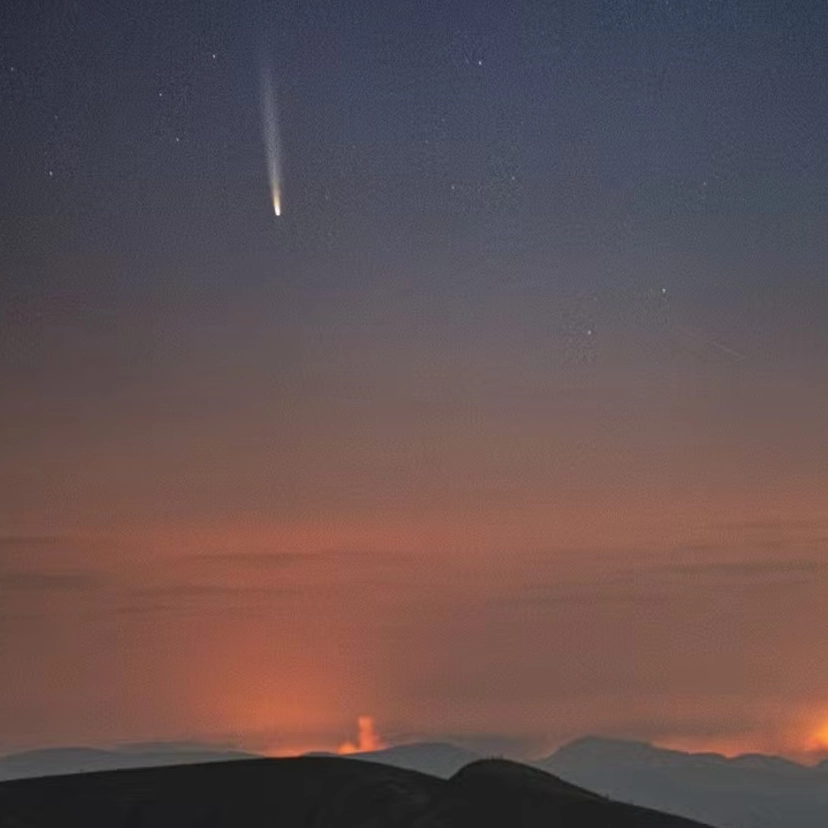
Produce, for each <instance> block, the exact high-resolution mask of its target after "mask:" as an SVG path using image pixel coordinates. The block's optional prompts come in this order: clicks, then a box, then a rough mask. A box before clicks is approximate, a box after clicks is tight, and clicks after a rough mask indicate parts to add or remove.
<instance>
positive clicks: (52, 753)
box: [0, 742, 254, 781]
mask: <svg viewBox="0 0 828 828" xmlns="http://www.w3.org/2000/svg"><path fill="white" fill-rule="evenodd" d="M253 755H254V754H251V753H244V752H242V751H235V750H220V749H217V748H211V747H210V746H208V745H202V744H199V743H197V742H193V743H182V742H147V743H143V744H131V745H121V746H119V747H118V748H113V749H111V750H101V749H99V748H88V747H64V748H45V749H43V750H28V751H23V752H20V753H12V754H10V755H8V756H4V757H2V758H0V781H4V780H8V779H26V778H29V777H36V776H55V775H58V774H67V773H81V772H85V771H99V770H117V769H120V768H146V767H152V766H155V765H184V764H194V763H203V762H223V761H228V760H231V759H250V758H253Z"/></svg>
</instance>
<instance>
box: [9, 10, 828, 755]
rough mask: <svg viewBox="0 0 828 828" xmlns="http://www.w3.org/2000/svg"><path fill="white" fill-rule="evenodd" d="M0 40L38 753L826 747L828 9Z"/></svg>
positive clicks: (474, 14)
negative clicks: (139, 744)
mask: <svg viewBox="0 0 828 828" xmlns="http://www.w3.org/2000/svg"><path fill="white" fill-rule="evenodd" d="M0 33H2V34H0V102H1V103H2V113H3V114H2V118H0V197H2V203H3V210H2V214H0V349H1V350H0V353H2V359H0V389H1V390H0V458H2V462H0V675H2V681H0V751H11V750H15V749H21V748H30V747H36V746H43V745H57V744H69V743H72V744H74V743H87V744H91V743H94V744H110V743H113V742H118V741H126V740H139V739H140V740H144V739H181V738H197V739H214V740H225V741H231V742H234V743H236V744H241V745H245V746H248V747H254V748H258V749H268V750H273V751H283V750H291V749H301V748H306V747H307V748H316V747H332V746H335V745H336V744H338V743H339V742H341V741H343V740H344V739H346V738H353V737H354V730H355V726H356V720H357V716H359V715H371V716H373V717H374V718H375V721H376V726H377V728H378V730H379V731H380V733H381V734H382V735H383V736H384V738H385V739H387V740H389V741H400V740H406V739H414V738H453V739H458V740H464V741H465V742H467V743H468V744H472V745H477V746H481V747H483V748H485V749H498V750H501V749H502V750H503V751H504V752H510V753H512V754H514V755H526V754H529V753H532V752H534V753H540V752H542V751H543V750H545V749H548V748H550V747H552V746H554V745H555V744H556V743H559V742H560V741H562V740H564V739H567V738H570V737H574V736H578V735H581V734H584V733H602V734H607V735H618V736H632V737H637V738H643V739H654V740H656V741H659V742H660V743H662V744H669V745H674V746H679V747H713V748H715V749H721V750H728V751H734V750H748V749H761V750H769V751H770V750H773V751H782V752H786V753H788V754H796V753H799V752H802V751H805V750H808V749H813V748H817V747H818V744H817V740H816V737H817V734H818V733H819V732H820V731H821V730H822V731H823V734H824V735H825V741H826V745H823V747H826V746H828V730H826V726H828V660H826V658H825V653H826V652H828V621H827V620H826V619H827V618H828V616H826V613H825V607H826V606H828V437H826V425H825V424H826V410H828V325H826V318H828V274H827V273H826V262H828V188H827V187H826V182H828V145H827V144H826V142H828V53H826V51H825V42H826V37H828V7H826V5H825V4H824V3H822V2H816V0H813V1H812V2H809V1H808V0H798V2H763V1H761V0H739V2H735V1H734V0H717V2H715V3H710V2H703V1H702V0H697V1H696V0H666V2H665V0H659V2H645V1H644V0H642V2H634V0H625V1H624V2H618V0H613V2H595V3H584V2H580V0H578V1H577V2H575V0H572V2H568V1H566V2H550V1H549V0H545V1H544V2H540V0H538V2H529V1H528V0H514V2H509V3H493V2H482V1H481V0H477V1H476V2H466V1H463V0H445V1H442V2H437V1H436V0H416V2H414V1H413V0H412V2H388V0H383V1H382V2H379V0H361V2H359V3H337V2H329V1H328V0H285V2H263V1H262V2H255V1H254V0H239V2H235V3H226V2H218V1H217V0H213V1H209V0H199V1H198V2H183V1H180V2H169V0H163V2H161V1H160V0H142V2H141V3H140V4H138V5H136V4H124V3H112V2H109V1H108V0H106V2H105V1H104V0H74V2H70V1H69V0H60V1H59V2H54V3H48V4H38V3H31V2H28V0H11V2H7V3H4V4H3V9H2V11H1V12H0ZM263 65H267V66H269V67H270V71H272V76H273V79H274V88H275V89H276V91H277V94H278V104H279V107H278V108H279V116H280V122H281V123H280V127H281V148H282V193H281V196H282V216H281V217H280V218H276V217H274V215H273V206H272V198H271V192H270V185H269V183H268V166H267V159H266V157H265V145H264V142H263V139H262V117H263V113H262V104H261V90H260V80H261V77H260V75H261V68H262V66H263Z"/></svg>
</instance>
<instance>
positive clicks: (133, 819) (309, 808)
mask: <svg viewBox="0 0 828 828" xmlns="http://www.w3.org/2000/svg"><path fill="white" fill-rule="evenodd" d="M64 825H82V826H84V828H173V826H175V828H265V826H267V827H268V828H271V827H272V826H275V825H276V826H279V828H488V826H491V828H495V826H497V828H501V826H509V828H511V826H515V828H534V826H537V828H541V826H543V828H549V826H556V828H599V826H600V827H601V828H603V827H604V826H608V825H612V826H615V828H692V826H698V825H699V823H694V822H690V821H688V820H685V819H682V818H680V817H673V816H669V815H666V814H660V813H657V812H655V811H651V810H648V809H645V808H639V807H636V806H633V805H624V804H620V803H617V802H612V801H610V800H608V799H604V798H602V797H600V796H598V795H596V794H593V793H590V792H589V791H586V790H584V789H582V788H578V787H576V786H574V785H570V784H568V783H566V782H563V781H562V780H560V779H556V778H555V777H553V776H551V775H550V774H547V773H544V772H543V771H540V770H537V769H535V768H530V767H527V766H525V765H520V764H517V763H515V762H508V761H506V760H481V761H478V762H474V763H472V764H471V765H468V766H466V767H465V768H463V769H462V770H460V771H459V772H458V773H456V774H455V775H454V776H452V777H451V778H450V779H448V780H441V779H438V778H437V777H433V776H428V775H426V774H421V773H418V772H416V771H410V770H403V769H399V768H393V767H390V766H388V765H380V764H377V763H373V762H365V761H360V762H353V761H343V760H341V759H336V758H326V757H301V758H297V759H252V760H240V761H232V762H213V763H210V764H203V765H183V766H168V767H155V768H144V769H136V770H118V771H104V772H96V773H88V774H78V775H68V776H54V777H46V778H41V779H21V780H15V781H11V782H3V783H0V828H52V826H64Z"/></svg>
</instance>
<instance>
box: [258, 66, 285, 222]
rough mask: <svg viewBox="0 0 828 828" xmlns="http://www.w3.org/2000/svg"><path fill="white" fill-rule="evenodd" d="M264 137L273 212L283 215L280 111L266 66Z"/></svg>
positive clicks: (262, 78)
mask: <svg viewBox="0 0 828 828" xmlns="http://www.w3.org/2000/svg"><path fill="white" fill-rule="evenodd" d="M261 95H262V100H261V106H262V136H263V138H264V145H265V160H266V162H267V175H268V180H269V183H270V193H271V196H272V198H273V212H274V214H275V215H276V216H281V215H282V145H281V140H280V138H279V110H278V106H277V103H276V87H275V84H274V83H273V73H272V71H271V69H270V67H269V66H268V65H267V64H265V65H263V67H262V76H261Z"/></svg>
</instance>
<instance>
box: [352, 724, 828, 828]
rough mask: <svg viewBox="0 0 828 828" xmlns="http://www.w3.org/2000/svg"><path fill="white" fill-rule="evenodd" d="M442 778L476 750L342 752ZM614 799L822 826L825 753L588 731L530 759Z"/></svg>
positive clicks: (437, 747) (688, 813)
mask: <svg viewBox="0 0 828 828" xmlns="http://www.w3.org/2000/svg"><path fill="white" fill-rule="evenodd" d="M363 757H364V758H370V759H371V760H372V761H376V762H382V763H384V764H389V765H394V766H398V767H406V768H410V769H412V770H418V771H422V772H423V773H429V774H433V775H435V776H441V777H443V778H448V777H449V776H452V775H453V774H454V773H456V772H457V770H459V769H460V768H461V767H462V766H464V765H467V764H468V763H469V762H471V761H472V760H473V759H474V758H480V757H475V755H474V754H472V753H471V752H469V751H466V750H464V749H463V748H458V747H455V746H453V745H447V744H440V743H438V744H429V743H425V744H410V745H405V746H402V747H394V748H388V749H386V750H380V751H375V752H373V753H371V754H353V755H352V756H349V757H348V758H349V759H360V758H363ZM529 764H531V765H532V766H533V767H536V768H540V769H541V770H545V771H547V772H549V773H551V774H553V775H555V776H556V777H558V778H559V779H564V780H567V781H568V782H571V783H573V784H575V785H579V786H582V787H584V788H587V789H589V790H593V791H597V792H599V793H601V794H605V795H607V796H610V797H612V798H613V799H614V800H617V801H620V802H629V803H633V804H636V805H641V806H646V807H648V808H654V809H656V810H659V811H664V812H667V813H672V814H677V815H680V816H684V817H687V818H690V819H695V820H698V821H700V822H704V823H707V824H709V825H713V826H716V827H717V828H826V826H828V760H826V761H825V762H823V763H821V764H820V765H817V766H816V767H813V768H812V767H805V766H803V765H798V764H796V763H795V762H791V761H789V760H787V759H783V758H781V757H778V756H762V755H759V754H747V755H744V756H737V757H735V758H732V759H731V758H727V757H725V756H721V755H719V754H716V753H685V752H683V751H679V750H668V749H666V748H658V747H654V746H652V745H650V744H647V743H646V742H638V741H631V740H626V739H611V738H605V737H597V736H587V737H584V738H581V739H577V740H575V741H573V742H570V743H568V744H565V745H563V746H562V747H561V748H559V749H558V750H557V751H555V752H554V753H553V754H552V755H550V756H548V757H546V758H543V759H539V760H536V761H534V762H531V763H529Z"/></svg>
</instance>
